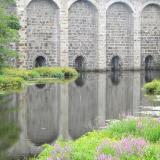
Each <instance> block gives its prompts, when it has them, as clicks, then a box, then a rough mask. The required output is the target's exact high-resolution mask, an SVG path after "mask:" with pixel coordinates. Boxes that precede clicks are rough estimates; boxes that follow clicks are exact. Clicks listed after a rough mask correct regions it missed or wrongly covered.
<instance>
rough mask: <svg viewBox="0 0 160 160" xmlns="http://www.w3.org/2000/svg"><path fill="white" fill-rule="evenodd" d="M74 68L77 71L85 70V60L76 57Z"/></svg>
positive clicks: (81, 57)
mask: <svg viewBox="0 0 160 160" xmlns="http://www.w3.org/2000/svg"><path fill="white" fill-rule="evenodd" d="M75 67H76V69H77V70H80V71H82V70H84V69H85V59H84V57H83V56H78V57H77V58H76V59H75Z"/></svg>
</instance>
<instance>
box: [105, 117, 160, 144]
mask: <svg viewBox="0 0 160 160" xmlns="http://www.w3.org/2000/svg"><path fill="white" fill-rule="evenodd" d="M106 134H107V135H108V136H109V137H114V138H117V139H120V138H122V137H126V136H129V135H133V136H136V137H144V138H145V139H146V140H148V141H150V142H158V141H160V123H159V122H158V121H157V120H156V119H152V118H142V119H138V120H136V119H125V120H122V121H120V122H116V123H113V124H111V125H110V126H109V128H108V129H107V130H106Z"/></svg>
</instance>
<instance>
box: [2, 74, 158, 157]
mask: <svg viewBox="0 0 160 160" xmlns="http://www.w3.org/2000/svg"><path fill="white" fill-rule="evenodd" d="M154 78H160V72H115V73H111V72H108V73H87V74H82V75H81V76H80V77H79V78H78V79H77V80H76V81H74V82H71V83H70V84H46V85H45V84H44V85H33V86H29V87H27V88H26V89H24V90H23V91H22V92H21V93H15V94H10V95H1V96H0V159H7V158H6V157H5V156H6V155H5V152H7V155H9V157H11V158H10V159H17V157H21V158H22V159H23V157H28V156H29V155H36V154H38V153H39V152H40V151H41V150H42V145H43V144H45V143H50V144H54V142H55V141H56V139H58V138H64V139H77V138H79V137H80V136H82V135H83V134H85V133H86V132H89V131H91V130H93V129H97V128H100V127H103V126H104V125H105V122H106V120H110V119H118V118H120V117H122V116H123V115H133V116H139V115H140V116H141V115H144V113H145V114H146V113H147V114H149V115H150V116H157V115H158V114H159V111H158V112H157V111H154V108H156V106H159V105H160V104H159V102H153V101H152V100H151V99H150V98H149V97H146V96H144V92H143V90H142V87H143V84H144V83H145V82H148V81H151V80H152V79H154ZM150 106H153V110H152V111H150V109H149V111H148V110H147V107H148V108H150ZM143 107H145V109H143ZM155 110H156V109H155ZM143 111H145V112H143ZM146 111H147V112H146ZM4 157H5V158H4Z"/></svg>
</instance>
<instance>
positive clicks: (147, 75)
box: [145, 70, 154, 82]
mask: <svg viewBox="0 0 160 160" xmlns="http://www.w3.org/2000/svg"><path fill="white" fill-rule="evenodd" d="M153 78H154V77H153V71H151V70H146V71H145V82H151V81H152V80H153Z"/></svg>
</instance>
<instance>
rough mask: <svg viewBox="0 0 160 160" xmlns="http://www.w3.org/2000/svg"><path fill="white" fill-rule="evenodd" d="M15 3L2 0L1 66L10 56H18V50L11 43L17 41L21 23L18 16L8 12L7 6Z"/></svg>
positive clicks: (0, 8)
mask: <svg viewBox="0 0 160 160" xmlns="http://www.w3.org/2000/svg"><path fill="white" fill-rule="evenodd" d="M13 3H14V1H12V0H0V64H1V65H0V67H1V66H4V65H5V63H6V62H7V61H8V60H9V59H10V58H12V57H16V54H15V53H16V52H15V51H13V50H12V49H10V47H9V45H10V44H11V43H12V42H17V40H18V37H19V36H18V30H19V29H20V24H19V21H18V18H17V17H16V16H14V15H9V14H8V13H7V7H8V6H9V5H11V4H13Z"/></svg>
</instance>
